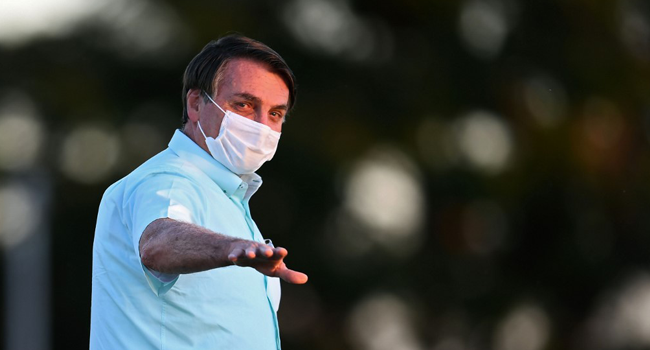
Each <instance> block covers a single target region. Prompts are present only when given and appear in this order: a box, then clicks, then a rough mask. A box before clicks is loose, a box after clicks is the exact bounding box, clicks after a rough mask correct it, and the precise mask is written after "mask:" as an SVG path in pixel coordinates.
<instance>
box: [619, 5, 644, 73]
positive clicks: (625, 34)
mask: <svg viewBox="0 0 650 350" xmlns="http://www.w3.org/2000/svg"><path fill="white" fill-rule="evenodd" d="M618 11H619V16H618V17H619V26H620V29H619V33H620V38H621V41H622V42H623V44H624V45H625V48H626V49H627V50H628V51H629V52H630V53H631V54H632V56H634V57H636V58H638V59H642V60H649V59H650V21H649V19H648V16H649V15H650V6H648V2H647V1H643V0H641V1H639V0H621V1H618Z"/></svg>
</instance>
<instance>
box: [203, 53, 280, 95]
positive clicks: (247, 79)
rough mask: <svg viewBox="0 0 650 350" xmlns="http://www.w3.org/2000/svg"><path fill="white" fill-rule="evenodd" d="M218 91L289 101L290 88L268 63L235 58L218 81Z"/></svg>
mask: <svg viewBox="0 0 650 350" xmlns="http://www.w3.org/2000/svg"><path fill="white" fill-rule="evenodd" d="M215 83H217V84H218V86H217V89H216V90H217V93H219V94H220V93H222V92H228V94H229V95H231V96H232V95H239V96H242V97H245V95H249V97H250V96H252V97H256V98H258V99H259V98H262V97H265V98H272V99H273V100H278V99H280V100H283V102H284V101H288V99H289V88H288V87H287V84H286V82H285V81H284V79H282V77H281V76H280V75H279V74H277V73H275V72H273V71H272V70H271V69H270V67H269V66H268V64H266V63H263V62H257V61H254V60H250V59H235V60H233V61H230V62H228V63H227V66H226V67H225V70H224V72H223V76H222V77H220V81H219V80H218V81H216V82H215Z"/></svg>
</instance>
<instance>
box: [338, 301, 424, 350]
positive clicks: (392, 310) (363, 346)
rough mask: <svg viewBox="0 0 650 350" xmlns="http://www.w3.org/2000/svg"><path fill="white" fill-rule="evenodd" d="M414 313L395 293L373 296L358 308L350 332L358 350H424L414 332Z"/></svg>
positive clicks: (353, 314)
mask: <svg viewBox="0 0 650 350" xmlns="http://www.w3.org/2000/svg"><path fill="white" fill-rule="evenodd" d="M413 317H414V315H413V311H412V310H411V308H410V307H409V305H408V304H407V303H406V302H404V301H403V300H401V299H400V298H398V297H396V296H394V295H391V294H378V295H371V296H369V297H367V298H366V299H364V300H362V301H361V302H360V303H359V304H358V305H356V306H355V307H354V309H353V310H352V313H351V315H350V317H349V320H348V324H349V326H348V327H349V328H348V332H349V337H350V340H351V342H352V343H353V344H354V348H355V349H360V350H421V349H422V350H423V349H424V347H423V346H422V344H421V341H420V340H419V339H418V336H417V334H415V332H414V319H413Z"/></svg>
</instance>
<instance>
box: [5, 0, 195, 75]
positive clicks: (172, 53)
mask: <svg viewBox="0 0 650 350" xmlns="http://www.w3.org/2000/svg"><path fill="white" fill-rule="evenodd" d="M79 27H90V28H96V29H99V31H95V32H94V34H95V35H97V34H101V36H102V38H101V39H102V40H97V39H96V38H95V41H94V44H97V45H99V46H102V45H104V46H105V47H107V48H109V49H111V50H112V51H113V52H115V53H117V54H119V55H121V56H123V57H128V58H137V57H140V56H145V57H150V56H151V55H153V54H156V55H159V56H156V57H157V60H155V61H153V62H152V63H154V64H160V63H162V62H167V61H169V60H170V59H171V58H174V57H177V56H178V54H182V53H183V52H184V51H185V50H186V49H187V45H186V44H185V42H186V41H187V40H186V35H187V34H186V32H187V29H186V28H185V26H184V25H183V23H182V22H181V21H180V19H179V18H178V17H177V16H176V14H175V13H174V11H172V10H171V9H170V8H169V7H168V6H167V5H166V4H164V3H160V2H152V1H149V0H116V1H108V0H93V1H84V0H38V1H3V2H2V4H0V45H4V46H9V47H14V46H20V45H25V44H27V43H28V42H30V41H32V40H35V39H37V38H39V37H43V36H47V37H63V36H66V35H70V33H73V32H74V31H75V30H77V28H79ZM162 53H164V55H160V54H162Z"/></svg>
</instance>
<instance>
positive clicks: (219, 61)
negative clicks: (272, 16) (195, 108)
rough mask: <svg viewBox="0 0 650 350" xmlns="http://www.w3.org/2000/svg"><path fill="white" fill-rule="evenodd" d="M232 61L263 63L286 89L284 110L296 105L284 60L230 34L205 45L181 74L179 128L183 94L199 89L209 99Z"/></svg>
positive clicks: (185, 112)
mask: <svg viewBox="0 0 650 350" xmlns="http://www.w3.org/2000/svg"><path fill="white" fill-rule="evenodd" d="M236 58H245V59H250V60H253V61H256V62H260V63H264V64H266V65H267V67H268V68H269V70H270V71H271V72H273V73H275V74H277V75H279V76H280V78H282V80H283V81H284V83H285V84H286V85H287V88H288V89H289V101H288V110H289V111H290V110H291V108H292V107H293V106H294V104H295V103H296V84H295V80H296V78H295V77H294V75H293V72H292V71H291V69H290V68H289V66H288V65H287V63H286V62H285V61H284V59H282V57H281V56H280V55H279V54H278V53H277V52H275V51H273V49H271V48H270V47H268V46H266V45H265V44H263V43H261V42H259V41H257V40H254V39H251V38H247V37H245V36H242V35H239V34H232V35H227V36H224V37H222V38H220V39H219V40H216V41H214V40H213V41H211V42H210V43H208V44H207V45H206V46H205V47H204V48H203V50H201V52H199V54H198V55H196V56H195V57H194V58H193V59H192V61H190V64H188V65H187V68H186V69H185V74H183V124H182V127H183V128H184V127H185V123H187V121H188V115H187V92H188V91H189V90H191V89H200V90H203V91H205V92H207V93H208V94H209V95H210V96H213V93H214V92H215V91H214V89H215V88H217V87H218V86H219V84H220V83H221V79H222V78H223V73H224V71H225V68H226V66H227V65H228V62H230V61H231V60H233V59H236ZM204 99H205V97H204Z"/></svg>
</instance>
